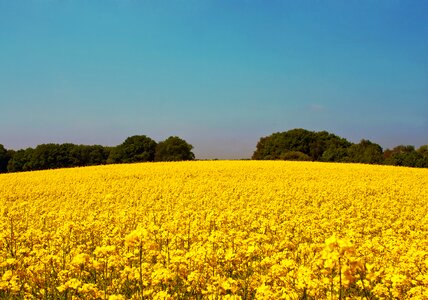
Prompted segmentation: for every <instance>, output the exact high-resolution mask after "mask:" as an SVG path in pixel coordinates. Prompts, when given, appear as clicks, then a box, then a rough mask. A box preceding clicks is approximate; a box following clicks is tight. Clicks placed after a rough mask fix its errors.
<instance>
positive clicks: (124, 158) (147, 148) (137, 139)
mask: <svg viewBox="0 0 428 300" xmlns="http://www.w3.org/2000/svg"><path fill="white" fill-rule="evenodd" d="M156 145H157V144H156V142H155V141H154V140H152V139H151V138H149V137H147V136H145V135H134V136H131V137H128V138H127V139H126V140H125V141H124V142H123V143H122V144H120V145H119V146H116V147H114V148H113V149H112V150H111V152H110V156H109V158H108V163H133V162H145V161H154V158H155V151H156Z"/></svg>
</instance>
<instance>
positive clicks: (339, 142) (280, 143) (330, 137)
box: [252, 128, 351, 161]
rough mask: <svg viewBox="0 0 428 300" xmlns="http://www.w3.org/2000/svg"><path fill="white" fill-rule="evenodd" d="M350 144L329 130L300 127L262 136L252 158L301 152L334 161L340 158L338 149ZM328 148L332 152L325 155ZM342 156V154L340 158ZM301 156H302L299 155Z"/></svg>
mask: <svg viewBox="0 0 428 300" xmlns="http://www.w3.org/2000/svg"><path fill="white" fill-rule="evenodd" d="M350 145H351V143H349V142H348V141H347V140H345V139H343V138H341V137H338V136H336V135H334V134H331V133H328V132H327V131H320V132H313V131H308V130H305V129H301V128H298V129H292V130H289V131H286V132H277V133H273V134H272V135H270V136H267V137H262V138H260V140H259V142H258V143H257V146H256V151H255V152H254V153H253V156H252V158H253V159H284V157H288V156H289V154H287V153H288V152H300V153H302V154H305V155H306V156H307V157H309V158H310V160H326V161H333V159H336V158H337V159H339V157H338V154H337V153H339V151H338V150H336V149H346V148H347V147H349V146H350ZM327 149H330V154H329V155H326V156H324V157H323V155H324V152H325V151H326V150H327ZM342 152H343V151H342ZM342 152H341V153H342ZM293 155H294V156H296V155H295V154H293ZM342 156H343V155H340V158H342ZM296 157H297V156H296ZM307 157H306V158H307ZM301 158H302V156H300V157H299V159H301Z"/></svg>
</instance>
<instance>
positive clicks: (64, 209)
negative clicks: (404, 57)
mask: <svg viewBox="0 0 428 300" xmlns="http://www.w3.org/2000/svg"><path fill="white" fill-rule="evenodd" d="M0 240H1V242H0V298H1V299H428V170H427V169H410V168H399V167H387V166H370V165H358V164H328V163H310V162H281V161H277V162H273V161H212V162H204V161H199V162H177V163H144V164H130V165H108V166H97V167H86V168H75V169H62V170H50V171H38V172H28V173H15V174H3V175H0Z"/></svg>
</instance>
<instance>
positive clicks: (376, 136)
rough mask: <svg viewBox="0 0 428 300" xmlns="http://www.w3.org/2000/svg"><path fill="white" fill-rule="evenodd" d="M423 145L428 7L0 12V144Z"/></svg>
mask: <svg viewBox="0 0 428 300" xmlns="http://www.w3.org/2000/svg"><path fill="white" fill-rule="evenodd" d="M293 128H305V129H308V130H315V131H319V130H327V131H329V132H332V133H335V134H337V135H340V136H342V137H344V138H347V139H348V140H350V141H352V142H358V141H359V140H360V139H362V138H367V139H370V140H372V141H373V142H377V143H379V144H380V145H381V146H383V147H384V148H387V147H393V146H395V145H398V144H411V145H415V146H416V147H418V146H420V145H422V144H428V1H426V0H346V1H344V0H325V1H322V0H312V1H311V0H292V1H291V0H290V1H287V0H263V1H262V0H212V1H208V0H169V1H165V0H153V1H151V0H0V144H3V145H4V146H5V147H6V148H8V149H20V148H26V147H34V146H36V145H38V144H42V143H64V142H71V143H76V144H88V145H92V144H101V145H117V144H120V143H121V142H122V141H123V140H124V139H125V138H126V137H128V136H131V135H135V134H145V135H147V136H149V137H151V138H153V139H154V140H156V141H161V140H163V139H165V138H167V137H168V136H171V135H177V136H180V137H182V138H184V139H185V140H186V141H187V142H189V143H191V144H192V145H193V146H194V153H195V154H196V157H197V158H248V157H250V156H251V154H252V152H253V151H254V150H255V146H256V144H257V142H258V140H259V138H260V137H262V136H266V135H270V134H271V133H273V132H278V131H286V130H289V129H293Z"/></svg>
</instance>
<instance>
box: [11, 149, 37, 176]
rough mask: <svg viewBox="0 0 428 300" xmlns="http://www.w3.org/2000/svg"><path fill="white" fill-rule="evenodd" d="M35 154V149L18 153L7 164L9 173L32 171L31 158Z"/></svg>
mask: <svg viewBox="0 0 428 300" xmlns="http://www.w3.org/2000/svg"><path fill="white" fill-rule="evenodd" d="M33 152H34V149H33V148H27V149H25V150H23V149H21V150H18V151H16V152H15V153H14V154H13V156H12V158H11V159H10V160H9V163H8V164H7V170H8V172H21V171H30V170H32V166H31V157H32V154H33Z"/></svg>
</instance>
